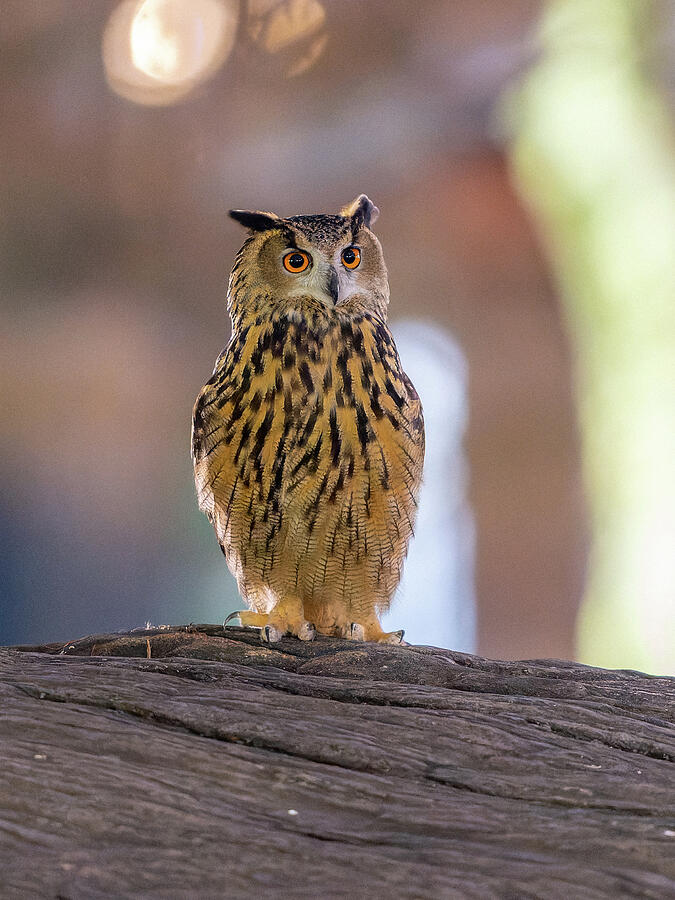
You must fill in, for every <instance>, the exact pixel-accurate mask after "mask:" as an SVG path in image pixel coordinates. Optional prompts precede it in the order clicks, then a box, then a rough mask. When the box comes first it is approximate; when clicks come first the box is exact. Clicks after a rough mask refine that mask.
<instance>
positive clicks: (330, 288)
mask: <svg viewBox="0 0 675 900" xmlns="http://www.w3.org/2000/svg"><path fill="white" fill-rule="evenodd" d="M326 290H327V292H328V293H329V294H330V296H331V297H332V299H333V306H335V304H336V303H337V301H338V274H337V272H336V271H335V267H334V266H329V267H328V281H327V284H326Z"/></svg>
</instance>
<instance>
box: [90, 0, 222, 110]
mask: <svg viewBox="0 0 675 900" xmlns="http://www.w3.org/2000/svg"><path fill="white" fill-rule="evenodd" d="M238 18H239V3H238V2H237V0H143V2H140V3H139V2H137V0H136V2H134V0H126V2H123V3H121V4H120V5H119V6H118V7H117V8H116V9H115V10H114V12H113V14H112V15H111V17H110V19H109V21H108V25H107V26H106V30H105V33H104V36H103V61H104V65H105V69H106V76H107V79H108V83H109V85H110V86H111V87H112V89H113V90H114V91H116V93H118V94H120V95H121V96H123V97H126V98H127V99H129V100H133V101H134V102H136V103H143V104H145V105H155V106H165V105H169V104H171V103H175V102H177V101H178V100H181V99H183V98H184V97H185V96H187V94H189V93H190V92H191V91H192V90H193V89H194V88H195V87H196V86H197V85H198V84H200V83H201V82H203V81H205V80H207V79H208V78H210V77H211V76H212V75H213V74H214V72H215V71H216V70H217V69H218V68H219V67H220V66H221V65H222V64H223V62H224V61H225V59H226V58H227V57H228V55H229V54H230V51H231V50H232V46H233V44H234V39H235V35H236V31H237V21H238Z"/></svg>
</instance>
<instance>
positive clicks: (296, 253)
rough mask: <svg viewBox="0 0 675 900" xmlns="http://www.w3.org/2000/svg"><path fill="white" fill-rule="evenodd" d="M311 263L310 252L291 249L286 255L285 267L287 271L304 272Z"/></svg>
mask: <svg viewBox="0 0 675 900" xmlns="http://www.w3.org/2000/svg"><path fill="white" fill-rule="evenodd" d="M308 265H309V253H305V251H304V250H291V252H290V253H287V254H286V255H285V256H284V269H286V271H287V272H293V273H297V272H304V271H305V269H306V268H307V266H308Z"/></svg>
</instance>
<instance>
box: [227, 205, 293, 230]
mask: <svg viewBox="0 0 675 900" xmlns="http://www.w3.org/2000/svg"><path fill="white" fill-rule="evenodd" d="M230 216H231V217H232V218H233V219H234V220H235V222H239V224H240V225H243V226H244V228H248V229H249V230H250V231H267V230H268V229H270V228H278V227H279V225H280V222H281V220H280V219H279V216H277V215H275V214H274V213H271V212H264V211H262V210H259V209H231V210H230Z"/></svg>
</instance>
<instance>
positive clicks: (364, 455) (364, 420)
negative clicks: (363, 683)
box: [192, 194, 424, 642]
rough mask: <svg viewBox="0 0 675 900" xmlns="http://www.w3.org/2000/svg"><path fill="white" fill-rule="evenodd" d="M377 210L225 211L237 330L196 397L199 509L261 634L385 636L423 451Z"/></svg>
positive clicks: (248, 619) (393, 636)
mask: <svg viewBox="0 0 675 900" xmlns="http://www.w3.org/2000/svg"><path fill="white" fill-rule="evenodd" d="M377 214H378V210H377V208H376V207H375V206H374V205H373V204H372V203H371V201H370V200H369V199H368V198H367V197H366V196H365V195H363V194H362V195H361V196H359V197H357V199H356V200H354V201H353V203H351V204H350V205H349V206H346V207H344V208H343V209H342V210H341V212H340V214H339V215H310V216H291V217H290V218H280V217H279V216H276V215H274V214H273V213H269V212H259V211H255V212H248V211H243V210H232V211H231V212H230V215H231V216H232V218H234V219H236V220H237V221H238V222H240V223H241V224H242V225H244V226H245V227H246V228H248V229H249V237H248V238H247V240H246V241H245V242H244V245H243V247H242V248H241V250H240V251H239V253H238V254H237V256H236V258H235V261H234V265H233V267H232V272H231V274H230V282H229V290H228V301H227V303H228V310H229V313H230V316H231V319H232V338H231V340H230V342H229V344H228V345H227V348H226V349H225V350H224V351H223V353H222V354H221V355H220V356H219V358H218V360H217V361H216V365H215V369H214V372H213V375H212V377H211V378H210V379H209V380H208V382H207V383H206V385H205V386H204V388H203V389H202V391H201V393H200V394H199V397H198V398H197V402H196V404H195V409H194V417H193V432H192V451H193V459H194V467H195V481H196V485H197V493H198V498H199V505H200V507H201V509H202V510H203V511H204V512H205V513H206V515H207V516H208V518H209V520H210V521H211V523H212V524H213V526H214V528H215V531H216V534H217V536H218V541H219V542H220V546H221V547H222V549H223V552H224V554H225V558H226V560H227V564H228V566H229V567H230V569H231V571H232V572H233V574H234V576H235V577H236V579H237V583H238V586H239V590H240V592H241V595H242V597H243V598H244V600H245V601H246V603H247V604H248V606H249V609H248V610H243V611H241V612H239V613H238V614H237V615H238V616H239V618H240V620H241V623H242V625H252V626H258V627H260V628H261V637H262V639H263V640H265V641H276V640H279V639H280V638H281V636H282V635H283V634H288V633H290V634H294V635H297V636H298V637H299V638H303V639H305V640H309V639H311V638H313V637H314V635H315V633H316V632H317V631H318V632H320V633H322V634H329V635H339V636H344V637H349V638H352V639H357V640H359V639H360V640H363V639H365V640H375V641H389V642H399V641H400V640H401V639H402V637H403V632H402V631H396V632H391V633H388V634H387V633H384V632H383V630H382V628H381V625H380V622H379V619H378V614H379V613H382V612H384V611H385V610H387V609H388V607H389V604H390V602H391V598H392V596H393V594H394V591H395V590H396V587H397V585H398V583H399V580H400V577H401V568H402V565H403V560H404V558H405V555H406V552H407V546H408V541H409V539H410V537H411V535H412V531H413V524H414V519H415V511H416V506H417V495H418V490H419V486H420V480H421V475H422V464H423V458H424V422H423V418H422V407H421V404H420V400H419V397H418V396H417V393H416V391H415V388H414V387H413V385H412V383H411V382H410V379H409V378H408V377H407V376H406V374H405V372H404V371H403V369H402V368H401V363H400V360H399V357H398V353H397V350H396V345H395V344H394V340H393V338H392V336H391V333H390V331H389V329H388V328H387V325H386V319H387V305H388V303H389V284H388V279H387V270H386V267H385V264H384V258H383V255H382V248H381V246H380V242H379V241H378V239H377V238H376V237H375V235H374V234H373V232H372V231H371V230H370V226H371V225H372V224H373V223H374V221H375V219H376V217H377Z"/></svg>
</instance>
